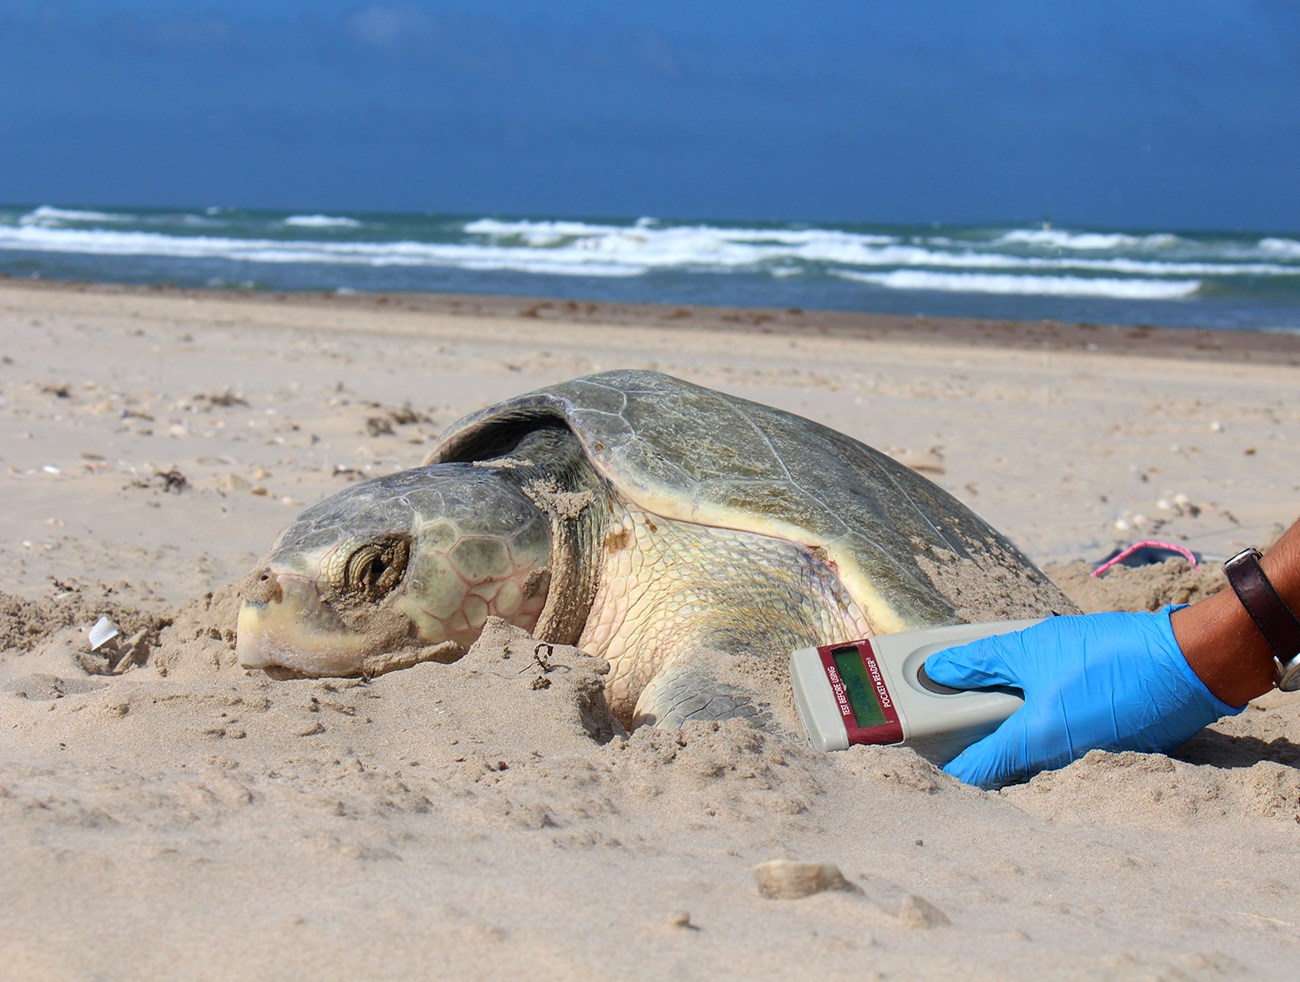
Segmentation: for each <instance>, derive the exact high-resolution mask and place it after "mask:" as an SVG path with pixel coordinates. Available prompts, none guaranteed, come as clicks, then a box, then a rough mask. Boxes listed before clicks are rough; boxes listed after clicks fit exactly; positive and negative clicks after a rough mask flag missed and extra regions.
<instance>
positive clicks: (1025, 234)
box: [993, 228, 1183, 252]
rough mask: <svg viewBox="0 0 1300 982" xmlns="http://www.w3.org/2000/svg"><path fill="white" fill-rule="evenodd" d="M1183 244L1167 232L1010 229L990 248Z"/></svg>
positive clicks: (1099, 248)
mask: <svg viewBox="0 0 1300 982" xmlns="http://www.w3.org/2000/svg"><path fill="white" fill-rule="evenodd" d="M1182 242H1183V240H1182V239H1181V238H1180V237H1179V236H1177V235H1173V234H1171V233H1168V232H1157V233H1154V234H1151V235H1129V234H1126V233H1123V232H1071V231H1069V230H1068V229H1052V228H1042V229H1033V228H1022V229H1013V230H1012V231H1010V232H1007V233H1005V234H1004V235H1001V236H999V237H998V238H996V239H994V240H993V245H1032V246H1040V247H1043V248H1048V249H1078V250H1081V251H1088V252H1099V251H1119V250H1121V249H1139V250H1143V251H1146V250H1155V249H1169V248H1172V247H1173V246H1177V245H1179V244H1181V243H1182Z"/></svg>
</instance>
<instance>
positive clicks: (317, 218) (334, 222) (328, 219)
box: [284, 215, 363, 228]
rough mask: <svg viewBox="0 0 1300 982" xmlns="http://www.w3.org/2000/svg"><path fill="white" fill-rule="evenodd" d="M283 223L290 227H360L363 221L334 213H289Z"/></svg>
mask: <svg viewBox="0 0 1300 982" xmlns="http://www.w3.org/2000/svg"><path fill="white" fill-rule="evenodd" d="M284 224H285V225H288V226H289V227H291V228H360V227H361V226H362V224H363V223H362V222H359V221H357V220H356V219H355V218H343V217H336V216H334V215H290V216H289V217H288V218H286V219H285V220H284Z"/></svg>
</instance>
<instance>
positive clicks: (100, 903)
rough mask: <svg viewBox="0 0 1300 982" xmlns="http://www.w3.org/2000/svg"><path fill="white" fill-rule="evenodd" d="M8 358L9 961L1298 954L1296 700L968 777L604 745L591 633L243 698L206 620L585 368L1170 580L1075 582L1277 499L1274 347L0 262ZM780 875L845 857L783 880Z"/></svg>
mask: <svg viewBox="0 0 1300 982" xmlns="http://www.w3.org/2000/svg"><path fill="white" fill-rule="evenodd" d="M0 356H2V357H0V399H2V401H3V412H0V446H2V447H3V448H4V459H3V467H4V470H3V473H0V481H3V487H4V502H5V509H4V514H3V517H2V518H0V521H3V523H4V524H3V529H4V536H3V539H2V540H0V542H2V543H3V546H2V548H3V559H4V562H3V563H0V641H3V645H2V647H3V652H2V653H0V726H2V729H0V732H2V733H3V737H2V738H0V842H2V843H3V848H2V849H0V959H2V960H0V964H3V966H4V968H3V971H0V974H3V975H4V976H5V977H7V978H97V979H98V978H109V979H116V978H131V979H135V978H153V977H168V978H213V979H217V978H220V979H228V978H253V977H256V978H270V979H276V978H299V977H304V976H309V975H310V976H315V977H321V978H356V977H364V978H376V977H394V976H417V977H443V976H457V977H462V976H469V977H483V976H502V975H505V974H507V973H515V974H517V975H518V976H519V977H527V978H560V977H563V978H661V977H664V976H668V975H674V976H686V977H704V976H706V975H715V974H722V973H726V974H729V975H731V974H735V975H741V974H743V975H748V976H754V977H761V978H783V977H789V976H791V975H793V974H795V973H798V972H802V973H806V974H807V975H809V976H810V977H819V976H820V977H827V976H831V977H854V978H862V977H867V978H871V977H886V976H895V977H897V976H903V977H914V976H925V977H936V978H949V977H952V978H962V979H968V978H1008V977H1010V978H1038V977H1042V976H1043V975H1052V976H1055V977H1107V978H1144V979H1145V978H1208V977H1218V976H1221V975H1223V976H1232V975H1249V976H1251V977H1260V978H1290V977H1292V976H1293V974H1294V964H1295V958H1296V955H1297V954H1298V953H1300V943H1298V942H1297V940H1296V938H1297V927H1300V898H1298V897H1297V888H1296V886H1295V885H1294V879H1295V877H1294V875H1293V871H1294V869H1295V864H1296V860H1297V852H1298V851H1300V850H1298V846H1297V842H1298V837H1300V830H1298V829H1297V823H1300V771H1297V769H1296V768H1297V766H1300V747H1298V746H1297V744H1298V743H1300V701H1298V700H1297V699H1296V698H1295V697H1292V696H1284V695H1281V694H1277V693H1274V694H1271V695H1268V696H1266V697H1264V698H1262V699H1259V700H1257V701H1256V702H1255V703H1254V704H1252V706H1251V707H1249V708H1248V709H1247V710H1246V712H1245V713H1243V714H1242V715H1241V716H1239V717H1237V718H1235V719H1232V720H1229V721H1225V722H1222V723H1220V724H1218V725H1216V726H1214V727H1212V728H1211V729H1210V730H1207V731H1206V732H1205V733H1203V734H1201V735H1200V736H1198V737H1196V738H1195V739H1194V740H1192V741H1191V742H1190V743H1189V744H1188V745H1187V746H1185V747H1184V748H1182V750H1180V751H1179V752H1178V753H1177V754H1176V755H1174V756H1173V757H1164V756H1159V755H1142V754H1118V755H1110V754H1101V753H1093V754H1090V755H1089V756H1088V757H1086V758H1085V759H1083V760H1081V761H1079V762H1077V763H1075V764H1074V765H1072V766H1070V767H1068V768H1066V769H1064V770H1062V771H1059V772H1056V773H1052V774H1044V775H1041V776H1039V777H1038V778H1036V779H1034V780H1033V781H1031V782H1029V783H1028V784H1026V785H1022V786H1018V787H1014V788H1010V789H1007V790H1005V791H1003V792H1000V793H995V794H989V793H984V792H980V791H976V790H974V789H971V788H968V787H965V786H963V785H961V784H959V783H957V782H956V781H953V780H952V779H950V778H948V777H946V776H945V775H943V774H942V773H941V772H939V771H937V770H936V769H935V768H934V767H932V766H931V765H930V764H929V763H927V762H926V761H924V760H922V759H921V758H919V757H917V756H916V755H915V754H914V753H912V752H911V751H909V750H905V749H865V748H857V749H854V750H852V751H849V752H846V753H841V754H833V755H818V754H815V753H813V752H812V751H810V750H809V749H807V748H806V747H805V746H803V745H802V744H801V743H800V742H798V741H796V740H793V739H789V738H787V737H784V736H782V735H772V734H760V733H757V732H755V731H753V730H751V729H750V728H748V727H746V726H745V725H743V724H740V723H730V724H723V725H720V726H719V725H704V724H695V725H692V726H689V727H687V728H686V729H684V730H681V731H676V732H655V731H645V730H642V731H637V732H635V733H633V734H631V735H628V734H626V733H623V732H622V731H621V730H620V729H619V728H618V726H617V725H616V724H614V723H613V722H612V721H611V720H609V719H608V717H607V715H605V714H604V713H603V711H602V709H601V703H600V700H599V698H597V693H598V692H599V688H600V685H601V678H602V672H603V670H604V663H603V662H600V661H598V660H596V659H592V658H589V657H587V656H585V655H583V654H582V653H580V652H578V651H575V650H573V649H568V648H562V647H557V648H555V649H554V650H551V651H546V650H545V649H543V650H542V651H540V652H538V651H537V650H536V645H535V643H534V642H533V641H532V639H530V638H528V637H527V635H525V634H523V633H522V632H518V631H515V630H514V629H510V628H507V627H506V626H505V625H494V626H493V628H492V630H491V631H490V632H488V634H487V635H486V636H485V637H484V639H483V640H482V641H481V642H480V643H479V644H478V645H476V646H475V647H474V649H473V650H472V651H471V652H470V654H469V655H468V656H466V658H465V659H463V660H462V661H461V662H458V663H457V664H454V665H425V666H420V667H417V668H413V669H410V670H406V671H399V672H394V673H391V674H388V675H384V676H382V677H380V678H377V679H374V680H373V681H370V682H362V681H360V680H313V681H307V680H298V681H275V680H272V679H270V678H267V677H266V676H265V675H263V674H262V673H257V672H245V671H243V670H241V669H240V668H239V667H238V666H237V665H236V664H235V662H234V658H233V645H232V641H233V629H234V616H235V612H236V609H237V601H236V596H235V584H237V582H238V581H239V579H240V578H241V577H242V576H243V575H244V574H245V573H246V572H247V571H248V570H249V569H250V568H251V567H252V565H253V563H254V562H255V560H256V559H257V557H258V556H259V555H260V554H261V553H263V552H264V551H265V550H266V549H267V547H268V546H269V544H270V543H271V541H272V539H273V538H274V536H275V534H276V533H277V531H278V530H279V529H280V528H281V527H282V526H283V525H284V524H285V523H286V522H287V521H288V520H289V519H291V518H292V517H293V516H294V515H295V514H296V513H297V511H298V510H300V509H301V508H303V507H305V506H306V505H307V504H309V503H312V502H314V501H316V500H319V499H320V498H322V497H324V496H326V495H328V494H330V493H331V492H332V491H334V490H337V489H339V488H341V487H343V486H345V485H346V483H347V482H348V481H351V480H356V479H358V478H361V477H364V476H368V475H374V474H380V473H384V472H387V471H390V470H395V469H399V468H402V467H406V466H412V465H414V464H415V463H416V462H418V460H419V458H420V457H421V455H422V454H423V452H424V448H425V447H427V445H428V444H429V442H430V440H431V439H432V438H433V437H434V435H436V433H437V432H438V431H439V430H440V429H441V428H442V427H443V426H445V425H447V424H448V423H450V422H451V421H453V420H454V419H456V418H457V417H459V416H460V415H462V414H464V413H466V412H468V411H471V410H473V409H476V408H479V407H481V406H483V405H486V404H488V403H491V402H493V401H496V400H498V399H501V398H504V397H507V396H510V395H512V394H515V393H518V392H522V391H525V390H528V389H531V388H534V387H537V386H540V385H543V384H546V383H548V382H552V381H557V380H560V379H563V378H567V377H571V376H574V375H578V374H582V373H585V372H590V371H596V370H600V369H608V368H615V367H638V368H656V369H659V370H662V371H666V372H670V373H672V374H675V375H679V376H682V377H684V378H688V379H690V380H692V381H695V382H699V383H702V384H705V385H710V386H713V387H716V388H721V389H724V390H726V391H729V392H733V393H735V394H737V395H740V396H743V397H746V398H751V399H757V400H760V401H763V402H768V403H771V404H774V405H777V406H780V407H782V408H786V409H790V410H793V411H795V412H799V413H801V414H804V415H806V416H810V417H812V418H814V419H817V420H819V421H821V422H824V423H827V424H829V425H831V426H834V427H836V428H837V429H840V430H843V431H845V432H847V433H849V434H851V435H853V436H855V437H857V438H859V439H862V440H865V441H866V442H868V443H871V444H873V445H875V446H877V447H879V448H881V449H882V450H885V451H887V452H889V453H891V454H892V455H894V456H895V457H897V458H898V459H900V460H902V461H904V462H905V463H908V464H909V465H911V466H913V467H915V468H916V469H917V470H919V471H920V472H921V473H923V474H925V475H927V476H928V477H930V478H931V479H933V480H935V481H936V482H938V483H939V484H941V485H942V486H944V487H945V488H947V489H948V490H950V491H952V492H953V493H954V494H956V495H958V496H959V497H961V498H962V499H963V500H965V501H966V502H967V503H968V504H970V505H971V506H972V507H974V508H975V509H976V510H977V511H979V512H980V513H981V514H983V515H984V516H985V517H986V518H987V519H989V520H990V521H991V522H992V523H993V524H994V525H996V526H998V527H999V528H1000V529H1002V530H1003V531H1004V532H1006V533H1007V534H1008V535H1009V536H1010V537H1011V538H1012V539H1013V540H1014V541H1016V542H1017V543H1018V544H1020V545H1021V546H1022V548H1024V549H1025V550H1026V551H1027V552H1028V553H1029V555H1030V556H1032V557H1033V558H1034V559H1035V560H1036V561H1038V562H1039V563H1040V564H1043V565H1044V566H1045V568H1047V569H1048V571H1049V573H1050V574H1051V575H1053V577H1054V578H1056V579H1057V581H1058V582H1059V583H1061V584H1062V586H1063V587H1064V588H1065V589H1066V590H1067V592H1069V593H1070V594H1071V596H1072V597H1074V598H1075V599H1076V601H1077V602H1079V603H1080V604H1081V605H1082V606H1084V607H1085V609H1090V610H1097V609H1120V608H1127V609H1145V608H1150V607H1153V606H1158V605H1159V604H1161V603H1164V602H1168V601H1171V600H1178V601H1181V600H1186V599H1194V598H1195V597H1196V596H1199V595H1203V594H1204V593H1205V592H1207V591H1212V590H1214V589H1217V588H1218V586H1219V585H1220V582H1221V581H1220V580H1219V577H1218V573H1217V570H1216V569H1215V567H1214V566H1213V564H1212V563H1211V564H1210V565H1209V566H1208V567H1202V568H1201V569H1199V570H1192V569H1190V568H1189V567H1187V566H1186V565H1185V564H1181V563H1170V564H1166V565H1165V566H1163V567H1158V568H1152V569H1148V570H1142V571H1127V570H1119V571H1116V572H1114V573H1111V574H1108V575H1107V577H1105V578H1104V579H1103V580H1100V581H1099V580H1095V579H1092V578H1090V577H1088V576H1087V570H1088V569H1089V564H1090V563H1091V562H1094V561H1096V560H1098V559H1100V558H1101V557H1102V556H1104V555H1105V554H1106V553H1107V552H1109V551H1110V550H1111V549H1112V548H1114V547H1115V546H1116V545H1119V544H1125V543H1129V542H1133V541H1137V540H1139V539H1142V538H1147V537H1149V536H1154V537H1156V538H1161V539H1167V540H1170V541H1175V542H1179V543H1182V544H1185V545H1186V546H1188V547H1189V548H1191V549H1194V550H1195V551H1197V552H1198V553H1201V554H1203V555H1204V556H1206V557H1209V558H1210V559H1213V558H1222V557H1224V556H1226V555H1228V554H1230V553H1231V552H1233V551H1235V550H1236V549H1238V548H1240V547H1242V546H1244V545H1250V544H1264V543H1266V542H1267V541H1268V540H1270V539H1271V538H1273V537H1274V536H1276V535H1277V533H1278V532H1279V531H1280V529H1281V528H1282V527H1284V526H1285V525H1287V524H1289V523H1290V522H1291V521H1292V520H1294V518H1295V517H1296V511H1297V505H1296V502H1297V500H1300V494H1298V492H1300V483H1298V482H1300V472H1298V471H1297V468H1296V464H1295V448H1296V447H1297V446H1300V404H1297V402H1296V399H1295V393H1296V392H1297V391H1300V337H1295V336H1285V335H1238V336H1226V335H1218V334H1212V333H1209V332H1187V331H1179V332H1171V331H1162V330H1159V329H1155V328H1142V329H1114V328H1105V327H1071V326H1066V325H1053V324H1034V325H1008V324H998V323H985V322H960V321H936V320H928V321H913V320H909V319H906V318H871V317H861V316H856V317H855V316H851V315H828V314H816V313H810V312H798V311H784V312H774V311H768V312H763V311H720V310H713V311H710V310H700V309H691V308H676V307H673V308H654V307H614V306H608V305H578V304H570V305H565V304H563V303H558V302H551V303H547V302H544V301H516V300H502V299H485V298H418V297H416V298H409V297H338V298H330V297H320V296H316V297H284V296H273V295H272V296H266V295H261V296H253V297H248V296H223V295H219V294H202V293H190V292H185V291H175V290H133V289H124V288H116V289H111V288H97V287H76V286H64V287H59V286H50V285H42V284H26V283H18V282H14V281H8V282H3V283H0ZM101 615H109V616H111V617H112V618H113V620H114V621H115V623H116V624H117V625H118V626H119V628H120V630H121V634H120V636H119V638H118V639H117V640H116V641H115V642H114V643H113V644H111V645H110V646H108V648H107V649H101V650H100V651H99V652H96V653H91V652H90V650H89V648H90V645H89V643H88V639H87V631H88V629H89V628H90V627H91V625H92V624H93V623H94V622H95V620H96V619H97V618H98V617H100V616H101ZM771 860H785V861H792V862H795V863H825V864H833V866H834V867H835V869H837V870H838V871H839V872H838V874H837V875H838V877H842V879H837V875H834V874H833V871H830V872H825V871H824V872H825V875H822V874H821V873H818V874H817V875H809V876H805V877H804V879H803V880H802V881H800V882H813V883H817V884H820V885H821V886H823V887H825V886H830V887H838V888H832V889H822V890H820V891H819V892H815V893H812V894H811V895H809V896H804V897H802V898H799V899H781V898H774V897H772V896H769V895H767V894H766V893H764V892H762V891H761V890H760V886H759V880H758V879H757V878H756V873H755V868H756V867H759V866H760V865H761V864H764V863H766V862H768V861H771Z"/></svg>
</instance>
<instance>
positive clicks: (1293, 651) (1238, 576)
mask: <svg viewBox="0 0 1300 982" xmlns="http://www.w3.org/2000/svg"><path fill="white" fill-rule="evenodd" d="M1223 572H1224V575H1226V576H1227V577H1228V582H1229V583H1230V584H1231V585H1232V589H1233V591H1234V592H1235V593H1236V594H1237V599H1239V600H1240V601H1241V605H1242V606H1243V607H1245V608H1246V613H1248V614H1249V615H1250V619H1251V620H1252V621H1254V622H1255V626H1256V627H1257V628H1259V633H1260V634H1262V635H1263V636H1264V640H1265V641H1267V642H1268V645H1269V647H1270V648H1272V649H1273V654H1274V655H1275V656H1276V657H1277V660H1278V662H1279V664H1281V665H1285V664H1286V663H1287V662H1288V661H1290V660H1291V659H1292V658H1294V657H1295V656H1296V655H1297V654H1300V620H1297V619H1296V616H1295V614H1293V613H1292V612H1291V608H1290V607H1288V606H1287V605H1286V603H1285V602H1284V601H1283V600H1282V598H1281V597H1279V596H1278V595H1277V591H1276V590H1274V589H1273V584H1272V583H1270V582H1269V581H1268V577H1267V576H1265V575H1264V570H1263V569H1262V568H1261V567H1260V565H1259V550H1257V549H1247V550H1246V551H1244V552H1239V553H1237V555H1235V556H1233V557H1232V558H1231V559H1229V560H1228V561H1227V562H1226V563H1224V564H1223Z"/></svg>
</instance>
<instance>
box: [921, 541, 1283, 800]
mask: <svg viewBox="0 0 1300 982" xmlns="http://www.w3.org/2000/svg"><path fill="white" fill-rule="evenodd" d="M1262 565H1263V569H1264V571H1265V574H1266V575H1267V576H1268V578H1269V579H1270V581H1272V583H1273V585H1274V588H1275V589H1276V590H1277V592H1278V594H1279V595H1280V597H1281V598H1282V600H1283V601H1284V602H1285V603H1287V605H1288V606H1290V607H1291V609H1292V610H1300V522H1297V523H1296V524H1295V525H1293V526H1292V527H1291V528H1290V529H1289V530H1288V531H1287V532H1286V533H1285V534H1284V535H1283V537H1282V538H1281V539H1280V540H1279V541H1278V543H1277V544H1276V545H1275V546H1274V547H1273V548H1272V549H1270V550H1269V552H1268V554H1267V555H1266V556H1265V557H1264V559H1263V563H1262ZM926 674H927V675H929V676H930V678H932V679H933V680H934V681H936V682H939V683H941V684H944V685H950V686H953V687H954V688H980V687H983V686H989V685H1006V686H1011V687H1014V688H1017V689H1020V690H1021V691H1022V692H1023V693H1024V695H1025V705H1024V707H1023V708H1021V709H1020V710H1019V711H1017V712H1016V713H1015V714H1014V715H1012V716H1011V717H1010V718H1009V719H1008V720H1007V721H1006V722H1004V723H1003V724H1002V726H1001V727H999V728H998V730H996V731H995V732H994V733H993V734H991V735H990V736H988V737H986V738H985V739H983V740H981V741H980V742H978V743H976V744H975V745H973V746H972V747H970V748H968V749H967V750H966V751H965V752H963V753H962V754H961V755H959V756H958V757H957V758H956V759H955V760H953V761H951V762H950V763H949V764H947V765H946V766H945V768H944V769H945V770H947V771H948V772H949V773H950V774H953V775H954V776H956V777H958V778H960V779H961V780H963V781H966V782H968V783H971V784H976V785H979V786H981V787H986V788H995V787H1001V786H1003V785H1005V784H1010V783H1014V782H1016V781H1022V780H1027V779H1028V778H1029V777H1031V776H1032V775H1033V774H1035V773H1037V772H1038V771H1040V770H1044V769H1049V768H1053V767H1063V766H1064V765H1065V764H1068V763H1069V762H1070V761H1071V760H1074V759H1076V758H1078V757H1081V756H1083V755H1084V754H1085V753H1087V752H1088V751H1089V750H1093V749H1097V748H1102V749H1107V750H1112V751H1118V750H1142V751H1147V752H1168V751H1170V750H1173V749H1174V748H1176V747H1177V746H1178V745H1179V744H1181V743H1182V742H1184V741H1185V740H1187V739H1188V738H1189V737H1191V736H1192V735H1193V734H1195V733H1196V732H1198V731H1199V730H1200V729H1202V728H1203V727H1204V726H1207V725H1208V724H1210V723H1212V722H1214V721H1215V720H1216V719H1218V718H1219V717H1221V716H1224V715H1229V714H1231V713H1235V712H1240V709H1241V707H1243V706H1244V705H1245V703H1246V702H1248V701H1249V700H1250V699H1252V698H1254V697H1255V696H1257V695H1261V694H1262V693H1264V692H1267V691H1268V690H1269V689H1270V688H1272V686H1273V652H1272V650H1271V648H1270V647H1269V645H1268V643H1267V641H1266V640H1265V639H1264V638H1263V636H1262V635H1261V634H1260V633H1259V631H1258V630H1257V628H1256V627H1255V624H1254V622H1253V621H1252V620H1251V618H1250V616H1249V614H1247V612H1246V611H1245V609H1244V608H1243V607H1242V606H1241V603H1240V601H1239V600H1238V599H1237V597H1236V595H1235V593H1234V592H1233V591H1232V590H1231V589H1226V590H1223V591H1221V592H1219V593H1217V594H1215V595H1214V596H1212V597H1209V598H1207V599H1205V600H1203V601H1200V602H1198V603H1196V604H1193V605H1192V606H1190V607H1183V608H1179V609H1170V608H1166V609H1165V610H1163V611H1160V612H1157V613H1154V614H1146V613H1139V614H1127V613H1106V614H1088V615H1082V616H1078V617H1057V618H1051V619H1049V620H1047V621H1044V622H1042V623H1041V624H1038V625H1036V626H1035V627H1032V628H1030V629H1028V630H1027V631H1021V632H1017V633H1015V634H1009V635H1002V636H999V637H994V638H986V639H984V640H982V641H976V642H974V643H973V644H969V645H963V646H962V647H959V648H952V649H948V650H947V651H942V652H939V653H938V654H935V655H932V656H931V657H930V658H929V659H928V660H927V662H926Z"/></svg>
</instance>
